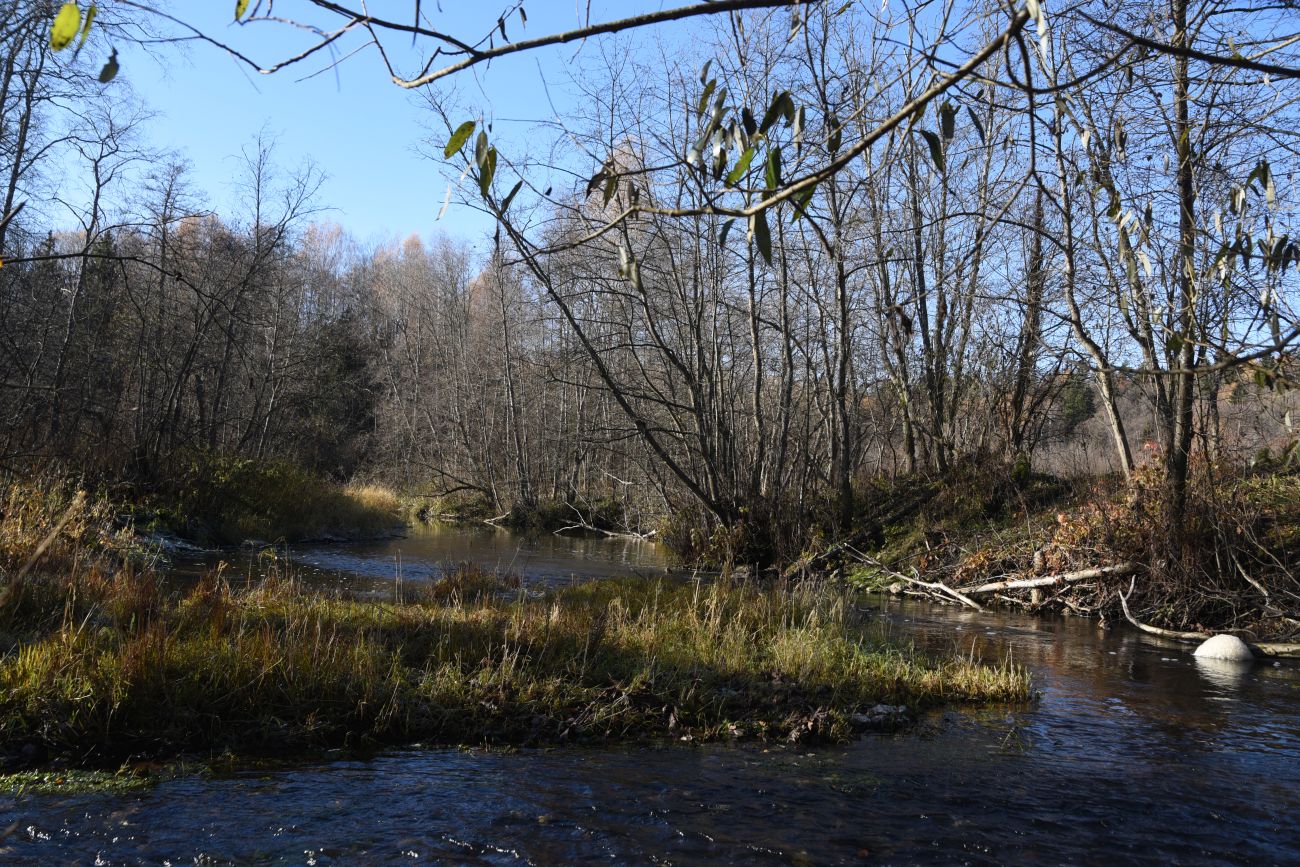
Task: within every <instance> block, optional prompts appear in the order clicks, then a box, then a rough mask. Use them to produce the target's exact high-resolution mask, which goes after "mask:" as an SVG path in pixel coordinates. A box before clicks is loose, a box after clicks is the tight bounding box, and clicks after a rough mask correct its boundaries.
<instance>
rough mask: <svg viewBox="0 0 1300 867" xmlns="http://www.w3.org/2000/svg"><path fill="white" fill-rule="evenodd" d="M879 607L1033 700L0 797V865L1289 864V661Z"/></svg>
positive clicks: (914, 607)
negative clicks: (689, 739)
mask: <svg viewBox="0 0 1300 867" xmlns="http://www.w3.org/2000/svg"><path fill="white" fill-rule="evenodd" d="M377 544H378V543H377ZM384 544H388V543H384ZM439 544H443V543H439ZM475 544H479V545H481V544H482V542H481V540H480V541H478V542H476V543H475ZM444 548H445V545H444ZM327 553H328V552H327ZM498 554H499V555H500V556H502V557H504V556H505V555H504V554H502V553H501V552H498ZM329 556H337V555H335V554H330V555H329ZM348 556H357V557H363V556H364V557H369V558H371V559H378V558H380V557H382V556H384V555H382V552H381V550H380V549H377V550H375V551H372V552H370V553H365V552H360V553H352V554H348ZM547 556H551V555H547ZM566 556H567V555H566ZM581 556H583V557H585V556H586V555H585V554H583V555H581ZM625 556H627V555H626V552H625V551H624V552H621V553H614V554H608V555H607V559H606V561H604V562H606V563H612V562H614V561H618V560H619V558H621V557H625ZM439 559H466V558H453V557H448V558H439ZM541 559H543V558H542V557H541V555H538V556H537V557H536V558H535V561H536V560H541ZM416 561H419V558H415V557H412V556H410V555H409V554H408V553H404V554H403V569H404V571H405V570H412V569H413V570H415V571H414V572H407V573H406V574H408V575H409V574H416V573H418V570H419V569H421V568H425V567H428V568H431V565H430V564H431V562H432V561H431V560H426V561H419V562H416ZM585 562H586V566H585V567H584V568H587V569H588V570H590V571H593V572H599V570H598V569H596V568H595V567H592V566H591V563H592V562H593V561H592V560H591V559H588V560H586V561H585ZM548 568H549V567H548ZM603 568H604V569H605V570H606V571H618V570H619V569H620V568H625V567H618V566H611V565H606V566H604V567H603ZM879 604H880V605H881V606H882V611H881V614H880V617H881V619H882V621H883V622H884V624H885V625H886V627H887V629H888V631H889V632H890V633H891V634H892V635H893V636H894V637H896V638H902V639H904V640H911V641H915V642H916V643H917V644H918V645H920V646H922V647H931V648H934V649H938V650H952V649H957V650H960V651H962V652H964V653H969V652H971V649H972V645H971V642H972V640H974V641H975V642H976V643H975V652H976V653H977V654H978V655H981V656H982V657H983V658H985V659H989V660H1002V659H1005V658H1007V657H1008V655H1009V656H1010V657H1011V658H1012V659H1013V660H1015V661H1016V662H1018V663H1020V664H1023V665H1027V666H1029V667H1030V668H1031V669H1032V670H1033V672H1034V675H1035V678H1036V682H1037V685H1038V687H1039V689H1040V690H1041V692H1042V698H1041V701H1040V702H1039V703H1038V704H1037V705H1036V706H1033V707H1030V708H993V709H983V710H978V711H972V712H969V713H958V712H947V713H943V714H937V715H934V716H932V717H930V718H927V719H926V720H924V721H923V722H922V724H921V726H920V728H919V730H918V731H916V732H912V733H905V734H892V735H872V736H869V737H867V738H865V739H864V740H862V741H861V742H859V743H856V744H853V745H850V746H847V747H843V748H835V749H817V750H813V751H809V750H808V749H807V748H800V749H796V748H793V747H787V746H783V745H769V746H767V747H764V746H762V745H756V744H748V745H742V746H726V745H714V746H695V747H687V746H681V745H660V746H651V747H635V748H612V749H611V748H605V749H586V748H573V749H558V750H543V751H521V752H481V751H464V750H420V751H406V752H397V753H393V754H389V755H384V756H381V757H379V758H376V759H374V760H372V761H365V762H359V761H347V762H335V763H322V764H313V765H308V766H304V767H299V768H296V769H293V770H283V771H273V772H265V771H260V772H256V773H254V772H248V773H237V774H233V775H230V776H225V777H220V778H211V779H209V778H200V777H193V778H186V779H179V780H172V781H168V782H164V783H162V784H160V785H159V786H157V787H156V788H154V789H152V790H147V791H144V792H137V793H132V794H129V795H113V796H100V795H80V796H75V797H64V798H55V797H45V796H43V797H24V798H22V799H21V800H15V799H13V798H12V797H10V798H4V799H0V863H4V864H48V863H51V862H79V863H103V864H137V863H143V864H164V863H173V864H175V863H194V862H195V861H199V862H200V863H227V862H234V863H293V864H301V863H307V864H321V865H324V864H358V863H406V862H439V861H441V862H455V863H470V864H517V863H538V864H582V863H597V862H599V863H610V862H615V863H653V862H672V863H675V864H685V863H743V864H769V863H771V864H777V863H790V862H791V861H795V862H803V863H815V864H835V863H862V862H863V861H870V862H880V863H936V864H948V863H954V862H961V863H972V864H994V863H1010V862H1014V863H1079V862H1089V863H1106V864H1125V863H1133V864H1137V863H1142V864H1149V863H1184V864H1202V863H1204V864H1222V863H1236V864H1288V863H1300V830H1297V823H1296V822H1295V821H1294V817H1295V816H1297V815H1300V715H1297V713H1296V708H1297V704H1296V700H1297V696H1300V673H1298V672H1297V669H1296V667H1294V666H1285V665H1284V666H1282V667H1276V668H1275V667H1273V666H1254V667H1251V668H1248V669H1246V670H1238V671H1233V672H1230V673H1225V672H1220V671H1217V670H1207V669H1206V668H1205V667H1204V666H1202V665H1200V664H1198V663H1195V662H1193V661H1192V657H1191V656H1190V655H1189V654H1187V653H1186V652H1185V650H1184V649H1183V648H1181V647H1179V646H1177V645H1169V644H1168V643H1164V642H1161V641H1159V640H1155V639H1152V640H1148V639H1147V638H1146V637H1144V636H1138V635H1135V634H1132V633H1129V632H1127V631H1122V630H1112V631H1109V632H1106V633H1102V632H1100V631H1099V630H1097V629H1096V628H1095V626H1094V625H1093V624H1091V623H1090V622H1087V621H1082V620H1075V619H1060V618H1038V619H1035V618H1029V617H1025V616H1019V615H1014V614H996V613H993V614H988V615H985V616H984V617H982V618H979V617H978V616H972V615H968V614H966V613H965V612H960V611H955V610H953V609H946V608H933V607H929V606H926V605H923V604H910V603H909V604H905V605H900V604H898V603H897V602H891V601H886V602H881V603H879ZM958 627H962V629H960V630H959V629H958ZM97 858H98V859H99V860H98V861H96V859H97Z"/></svg>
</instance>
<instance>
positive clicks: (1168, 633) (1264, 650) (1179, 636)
mask: <svg viewBox="0 0 1300 867" xmlns="http://www.w3.org/2000/svg"><path fill="white" fill-rule="evenodd" d="M1135 584H1136V579H1134V580H1133V581H1130V582H1129V585H1128V593H1120V594H1119V605H1120V607H1121V608H1123V609H1124V617H1125V618H1127V619H1128V622H1129V623H1132V624H1133V625H1134V626H1136V627H1137V628H1138V629H1140V630H1142V631H1143V632H1147V633H1150V634H1151V635H1158V636H1160V637H1161V638H1171V639H1173V640H1174V641H1195V642H1200V641H1205V640H1206V639H1207V638H1210V637H1211V636H1210V635H1209V634H1208V633H1204V632H1179V631H1178V630H1176V629H1161V628H1160V627H1159V626H1151V625H1150V624H1147V623H1143V622H1141V621H1140V620H1138V619H1137V618H1136V617H1134V616H1133V613H1132V612H1131V611H1129V608H1128V597H1129V596H1132V595H1133V588H1134V586H1135ZM1246 646H1247V647H1249V648H1250V652H1251V653H1253V654H1255V655H1256V656H1268V657H1276V658H1280V659H1300V644H1292V643H1289V642H1280V641H1265V642H1261V643H1256V642H1252V641H1247V642H1246Z"/></svg>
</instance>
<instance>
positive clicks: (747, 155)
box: [726, 147, 754, 187]
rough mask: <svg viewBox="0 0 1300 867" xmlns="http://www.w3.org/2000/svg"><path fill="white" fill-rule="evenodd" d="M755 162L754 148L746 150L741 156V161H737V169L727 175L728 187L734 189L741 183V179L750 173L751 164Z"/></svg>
mask: <svg viewBox="0 0 1300 867" xmlns="http://www.w3.org/2000/svg"><path fill="white" fill-rule="evenodd" d="M753 161H754V149H753V148H752V147H748V148H745V152H744V153H743V154H741V155H740V159H738V160H736V167H735V168H733V169H732V170H731V172H730V173H729V174H728V175H727V180H726V184H727V186H729V187H734V186H735V185H736V184H738V183H740V179H741V178H743V177H744V176H745V173H746V172H748V171H749V164H750V163H752V162H753Z"/></svg>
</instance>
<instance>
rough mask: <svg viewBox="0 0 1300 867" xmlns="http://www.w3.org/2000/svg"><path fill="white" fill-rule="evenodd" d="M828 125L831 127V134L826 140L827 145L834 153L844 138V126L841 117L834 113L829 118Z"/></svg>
mask: <svg viewBox="0 0 1300 867" xmlns="http://www.w3.org/2000/svg"><path fill="white" fill-rule="evenodd" d="M827 125H828V126H830V128H831V134H830V136H829V137H828V138H827V140H826V146H827V147H829V148H830V149H831V153H832V154H833V153H836V152H837V151H838V150H839V149H840V144H841V142H842V141H843V140H844V127H843V126H842V125H841V124H840V119H839V118H838V117H836V116H835V115H833V114H832V115H831V116H830V117H829V118H827Z"/></svg>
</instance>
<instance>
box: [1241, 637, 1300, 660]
mask: <svg viewBox="0 0 1300 867" xmlns="http://www.w3.org/2000/svg"><path fill="white" fill-rule="evenodd" d="M1246 645H1247V646H1248V647H1250V649H1251V650H1252V651H1253V652H1254V653H1255V655H1256V656H1272V657H1279V658H1283V659H1300V644H1290V643H1287V642H1282V641H1268V642H1264V643H1263V644H1253V643H1251V642H1249V641H1247V642H1246Z"/></svg>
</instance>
